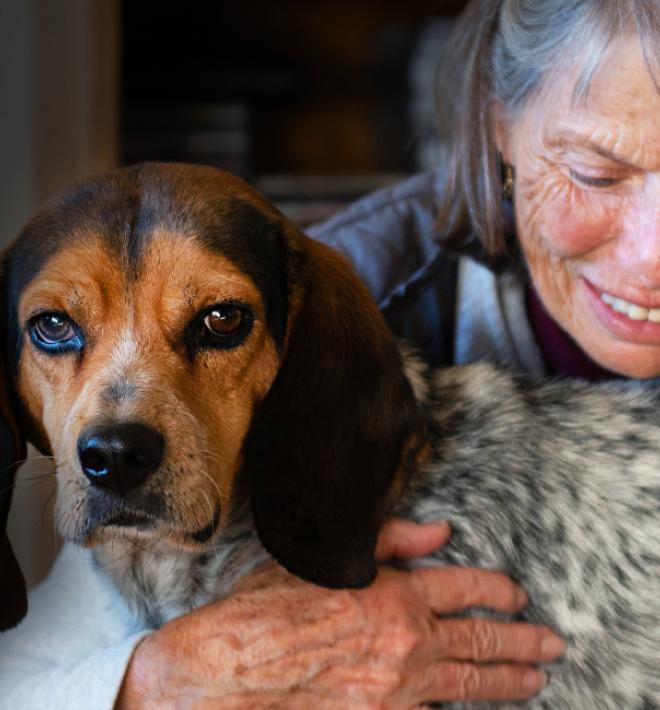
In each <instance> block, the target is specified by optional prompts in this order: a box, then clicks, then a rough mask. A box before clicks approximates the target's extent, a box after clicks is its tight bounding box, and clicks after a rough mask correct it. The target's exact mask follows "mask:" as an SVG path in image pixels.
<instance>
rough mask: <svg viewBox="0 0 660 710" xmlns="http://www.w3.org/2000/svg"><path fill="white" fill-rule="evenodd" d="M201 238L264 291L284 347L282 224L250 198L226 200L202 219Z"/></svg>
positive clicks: (285, 294)
mask: <svg viewBox="0 0 660 710" xmlns="http://www.w3.org/2000/svg"><path fill="white" fill-rule="evenodd" d="M198 229H199V232H198V234H199V239H200V241H201V242H202V244H203V245H204V246H206V247H208V248H210V249H212V250H213V251H217V252H220V253H221V254H224V255H226V256H227V257H228V258H229V259H230V260H231V261H232V262H234V264H236V265H237V266H238V268H239V269H241V271H243V272H244V273H246V274H247V275H248V276H249V277H250V278H251V279H252V280H253V281H254V283H255V284H256V285H257V288H258V289H259V291H260V292H261V293H262V294H263V298H264V303H265V304H266V321H267V323H268V328H269V330H270V332H271V333H272V335H273V339H274V340H275V343H276V345H277V347H278V348H282V347H283V343H284V333H285V329H286V319H287V314H288V284H287V282H286V246H285V244H286V239H285V236H284V232H283V229H282V226H281V224H280V223H279V222H278V221H277V220H275V219H273V218H271V217H270V216H269V215H267V214H266V213H265V212H262V211H261V210H260V209H259V208H258V207H256V206H255V205H254V204H252V203H251V202H249V201H248V200H245V199H241V198H236V197H233V198H231V199H228V200H225V201H224V204H223V205H221V206H220V208H219V209H218V210H217V211H216V212H215V213H209V214H208V215H205V216H204V218H202V219H200V223H199V225H198Z"/></svg>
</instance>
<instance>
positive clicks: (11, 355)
mask: <svg viewBox="0 0 660 710" xmlns="http://www.w3.org/2000/svg"><path fill="white" fill-rule="evenodd" d="M4 264H5V279H4V281H5V282H4V294H3V297H2V300H3V302H4V303H3V308H4V310H5V313H4V317H3V329H4V331H5V338H4V347H5V353H4V355H5V360H6V362H5V365H4V366H5V369H6V372H7V379H8V381H9V382H10V384H11V388H12V390H13V392H14V394H15V398H16V403H15V407H14V410H15V411H16V412H17V415H18V419H19V421H20V425H21V429H22V430H23V431H24V432H25V433H26V435H27V437H28V438H29V439H30V440H31V441H32V442H34V444H35V445H36V446H37V447H38V448H39V449H40V450H41V451H42V452H44V453H50V454H52V455H53V457H54V459H55V463H56V468H57V480H58V496H57V505H56V524H57V527H58V530H59V532H60V533H61V534H62V536H63V537H64V538H65V539H67V540H71V541H74V542H76V543H79V544H83V545H88V546H92V545H95V544H98V543H101V542H103V541H105V540H107V539H109V538H111V537H112V536H116V535H127V536H131V537H133V538H134V539H135V540H136V541H137V540H142V541H143V542H150V543H154V544H156V541H158V542H157V544H159V545H165V546H171V547H172V548H173V549H190V550H197V549H199V550H203V549H205V548H207V547H209V546H211V545H212V544H213V542H214V540H215V539H216V538H217V536H218V535H219V534H220V532H219V531H221V530H222V528H223V525H224V524H225V523H226V521H227V519H228V516H229V515H230V513H231V510H232V507H233V506H235V505H236V501H237V499H238V498H239V497H240V495H241V491H247V492H248V493H249V498H250V502H251V507H252V512H253V516H254V520H255V524H256V528H257V532H258V534H259V536H260V539H261V540H262V542H263V544H264V546H265V547H266V548H267V549H268V550H269V551H270V552H271V554H273V556H274V557H275V558H276V559H277V560H279V561H280V562H281V563H282V564H283V565H284V566H285V567H287V568H288V569H290V570H291V571H292V572H294V573H296V574H298V575H300V576H302V577H304V578H306V579H309V580H312V581H314V582H317V583H319V584H323V585H326V586H361V585H365V584H367V583H369V582H370V581H371V580H372V578H373V576H374V574H375V563H374V557H373V552H374V546H375V541H376V537H377V533H378V529H379V527H380V525H381V523H382V521H383V517H384V516H385V515H386V513H387V511H388V507H389V506H390V504H391V503H392V501H393V500H394V499H395V498H396V496H397V493H398V492H399V491H400V488H401V485H402V484H403V483H404V481H405V477H406V471H407V468H408V464H409V463H410V460H411V459H412V457H413V456H414V453H415V451H416V450H417V449H418V447H419V445H420V442H421V439H422V431H423V425H422V420H421V417H420V415H419V412H418V409H417V406H416V404H415V401H414V397H413V394H412V391H411V389H410V386H409V384H408V382H407V380H406V379H405V377H404V375H403V370H402V364H401V359H400V356H399V353H398V350H397V347H396V344H395V342H394V341H393V339H392V337H391V335H390V334H389V332H388V330H387V327H386V326H385V324H384V322H383V320H382V318H381V316H380V314H379V312H378V309H377V308H376V306H375V304H374V303H373V302H372V301H371V299H370V298H369V296H368V294H367V292H366V290H365V288H364V286H363V285H362V284H361V283H360V282H359V280H358V279H357V277H356V276H355V275H354V274H353V273H352V271H351V269H350V267H349V266H348V264H347V263H346V262H345V261H344V259H343V258H342V257H340V256H339V255H337V254H336V253H334V252H333V251H332V250H330V249H328V248H327V247H324V246H322V245H320V244H318V243H316V242H314V241H312V240H310V239H309V238H307V237H305V236H303V235H302V234H301V233H300V232H299V231H298V230H297V229H296V228H295V227H294V226H293V225H292V224H291V223H290V222H289V221H288V220H286V219H285V218H284V217H283V216H282V215H281V214H280V213H279V212H278V211H277V210H276V209H275V208H274V207H273V206H271V205H270V204H269V203H268V202H267V201H266V200H264V199H263V198H262V197H261V196H260V195H258V194H257V193H256V192H254V191H253V190H252V189H250V188H249V187H248V186H247V185H245V184H244V183H243V182H241V181H240V180H238V179H237V178H235V177H233V176H230V175H228V174H226V173H224V172H221V171H218V170H214V169H211V168H203V167H193V166H182V165H158V164H148V165H142V166H136V167H132V168H127V169H122V170H118V171H116V172H113V173H110V174H108V175H105V176H102V177H97V178H92V179H89V180H86V181H84V182H82V183H80V184H79V185H78V186H76V187H75V188H73V189H72V190H71V191H69V192H68V193H66V194H65V195H63V196H62V197H60V198H59V199H57V200H55V201H53V202H51V203H50V204H48V205H46V207H45V208H44V209H42V210H41V211H40V212H39V213H38V214H37V215H36V216H35V217H34V218H33V219H32V220H31V221H30V222H29V223H28V225H27V226H26V227H25V228H24V230H23V231H22V232H21V234H20V235H19V236H18V238H17V240H16V241H15V242H14V243H13V245H12V246H11V247H10V249H9V250H8V251H7V253H6V254H5V257H4ZM2 413H3V414H4V415H5V416H6V417H7V415H8V410H6V408H5V409H3V410H2ZM5 488H6V486H3V490H4V489H5ZM2 522H4V521H2Z"/></svg>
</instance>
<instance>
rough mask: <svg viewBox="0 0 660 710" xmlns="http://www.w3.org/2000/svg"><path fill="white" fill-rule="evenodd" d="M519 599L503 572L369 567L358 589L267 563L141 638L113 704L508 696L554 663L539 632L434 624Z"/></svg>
mask: <svg viewBox="0 0 660 710" xmlns="http://www.w3.org/2000/svg"><path fill="white" fill-rule="evenodd" d="M447 536H448V529H447V527H446V526H443V525H440V526H437V525H436V526H415V525H413V524H412V523H406V522H403V521H399V522H395V523H393V524H390V525H389V526H386V528H385V529H384V531H383V535H382V536H381V540H380V543H379V553H380V554H381V555H382V556H383V557H384V558H387V557H391V556H393V555H395V556H398V557H401V558H404V557H414V556H419V555H422V554H426V553H428V552H430V551H431V550H432V549H435V548H436V547H438V546H439V545H440V544H442V543H443V542H444V541H445V540H446V538H447ZM525 601H526V598H525V594H524V592H522V590H520V589H519V588H518V587H517V586H516V585H515V584H513V583H512V582H511V581H510V580H509V579H507V578H506V577H504V576H503V575H499V574H496V573H493V572H485V571H477V570H471V569H459V568H435V569H424V570H416V571H413V572H400V571H396V570H393V569H388V568H383V569H382V570H381V573H380V575H379V577H378V579H377V580H376V582H375V583H374V584H373V585H372V586H371V587H369V588H368V589H364V590H359V591H353V590H351V591H347V590H328V589H322V588H320V587H317V586H314V585H312V584H308V583H306V582H303V581H301V580H299V579H297V578H294V577H292V576H291V575H289V574H288V573H286V572H285V571H284V570H283V569H282V568H281V567H278V566H277V565H275V564H271V565H268V566H266V567H264V568H262V569H260V570H258V571H256V572H255V573H253V574H252V575H250V576H249V577H248V578H246V579H245V580H243V582H242V583H241V584H240V585H239V586H238V588H237V589H236V590H235V592H234V593H233V594H232V595H231V596H230V597H229V598H227V599H225V600H223V601H220V602H217V603H215V604H211V605H209V606H207V607H204V608H201V609H198V610H197V611H195V612H193V613H192V614H189V615H186V616H184V617H180V618H178V619H175V620H174V621H172V622H170V623H168V624H166V625H165V626H163V627H162V628H161V629H160V630H159V631H157V632H155V633H154V634H152V635H150V636H149V637H147V638H146V639H144V640H143V641H142V642H141V643H140V645H139V646H138V647H137V649H136V652H135V654H134V656H133V658H132V659H131V662H130V665H129V668H128V671H127V674H126V677H125V679H124V683H123V686H122V689H121V692H120V695H119V698H118V701H117V706H116V707H117V708H118V709H119V710H121V709H123V708H140V707H178V706H179V704H180V703H181V702H182V701H194V707H200V708H204V707H216V706H218V705H219V703H220V702H221V703H222V707H223V708H226V707H229V708H231V707H237V708H239V707H240V708H242V707H254V708H260V707H264V708H265V707H273V706H282V707H287V708H297V707H300V708H309V707H316V708H347V707H353V706H354V707H359V708H364V707H389V706H391V707H396V708H408V707H416V706H418V705H419V704H420V703H422V702H424V701H429V700H452V699H475V700H476V699H482V698H484V699H493V700H495V699H505V698H507V699H517V698H526V697H529V696H531V695H533V694H534V693H536V692H537V691H538V690H539V689H540V688H541V686H542V685H543V683H544V677H543V675H542V674H541V673H540V672H538V671H537V670H535V669H534V668H533V666H532V665H531V664H532V663H534V662H537V661H545V660H549V659H550V658H552V657H555V656H556V655H558V654H559V653H560V652H561V650H562V644H561V642H560V641H559V639H557V638H556V637H555V636H554V635H553V634H552V632H550V630H549V629H546V628H543V627H534V626H528V625H523V624H499V623H495V622H490V621H486V620H484V619H460V620H458V619H444V620H443V619H440V618H438V615H440V614H446V613H450V612H455V611H460V610H462V609H465V608H466V607H468V606H481V607H490V608H493V609H498V610H502V611H507V612H515V611H518V610H519V609H520V608H521V607H522V606H524V604H525Z"/></svg>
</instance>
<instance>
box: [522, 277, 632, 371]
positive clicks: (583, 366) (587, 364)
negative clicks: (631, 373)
mask: <svg viewBox="0 0 660 710" xmlns="http://www.w3.org/2000/svg"><path fill="white" fill-rule="evenodd" d="M525 297H526V306H527V315H528V317H529V321H530V323H531V325H532V330H533V332H534V337H535V338H536V342H537V344H538V346H539V348H540V350H541V354H542V355H543V359H544V360H545V363H546V365H547V366H548V369H549V370H550V372H551V373H553V374H554V375H566V376H568V377H579V378H581V379H583V380H589V381H591V382H597V381H598V380H607V379H612V378H614V377H621V375H617V374H616V373H615V372H611V371H610V370H606V369H605V368H603V367H601V366H600V365H598V364H596V363H595V362H594V361H593V360H592V359H591V358H590V357H589V356H588V355H586V354H585V353H584V352H583V351H582V350H581V348H580V346H579V345H578V344H577V343H576V342H575V341H574V340H573V338H571V336H570V335H569V334H568V333H567V332H566V331H564V330H562V329H561V328H560V327H559V326H558V325H557V323H556V322H555V321H554V319H553V318H552V316H551V315H550V314H549V313H548V311H547V310H546V309H545V306H544V305H543V303H542V302H541V299H540V298H539V296H538V294H537V293H536V291H535V290H534V288H533V287H532V286H528V287H527V291H526V294H525Z"/></svg>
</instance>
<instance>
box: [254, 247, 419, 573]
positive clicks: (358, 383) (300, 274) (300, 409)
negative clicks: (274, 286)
mask: <svg viewBox="0 0 660 710" xmlns="http://www.w3.org/2000/svg"><path fill="white" fill-rule="evenodd" d="M297 245H298V246H297V247H296V248H294V249H292V250H290V253H289V256H288V262H289V266H288V269H287V272H288V273H287V279H288V290H289V294H290V298H289V319H288V326H287V336H286V342H285V354H284V358H283V363H282V366H281V369H280V371H279V373H278V375H277V377H276V378H275V381H274V383H273V385H272V388H271V390H270V391H269V393H268V395H267V396H266V399H265V400H264V402H263V403H262V405H261V407H260V408H259V410H258V412H257V413H256V415H255V417H254V420H253V424H252V427H251V430H250V432H249V434H248V437H247V440H246V445H245V450H244V454H245V469H246V473H247V481H248V483H249V486H250V496H251V503H252V511H253V515H254V521H255V525H256V529H257V532H258V534H259V537H260V539H261V541H262V543H263V545H264V546H265V547H266V549H267V550H268V551H269V552H270V553H271V554H272V555H273V557H275V559H277V560H278V562H280V563H281V564H282V565H283V566H284V567H286V568H287V569H288V570H289V571H291V572H293V573H294V574H296V575H298V576H300V577H302V578H304V579H307V580H309V581H312V582H315V583H317V584H320V585H323V586H327V587H361V586H365V585H367V584H369V583H370V582H371V581H372V580H373V579H374V577H375V575H376V563H375V559H374V551H375V545H376V539H377V536H378V532H379V530H380V527H381V525H382V523H383V521H384V518H385V516H386V515H387V513H388V512H389V509H390V508H391V506H392V504H393V503H394V502H396V499H397V498H398V496H399V495H400V493H401V489H402V487H403V486H404V485H405V482H406V478H407V475H408V473H409V470H410V469H411V467H412V465H413V459H414V458H415V455H416V453H417V452H418V451H419V449H420V448H421V447H422V446H423V445H424V442H425V426H424V423H423V419H422V416H421V414H420V411H419V408H418V405H417V403H416V401H415V398H414V396H413V392H412V389H411V387H410V384H409V383H408V380H407V379H406V377H405V375H404V371H403V364H402V360H401V356H400V354H399V351H398V348H397V345H396V342H395V340H394V338H393V337H392V335H391V334H390V332H389V330H388V328H387V326H386V324H385V322H384V320H383V318H382V316H381V314H380V312H379V310H378V308H377V306H376V304H375V303H374V302H373V300H372V298H371V296H370V295H369V293H368V291H367V289H366V288H365V286H364V285H363V284H362V283H361V282H360V281H359V279H358V277H357V276H356V275H355V274H354V273H353V271H352V269H351V267H350V265H349V264H348V262H347V261H346V260H345V259H344V258H343V257H341V256H339V254H337V253H336V252H334V251H333V250H331V249H329V248H328V247H326V246H324V245H322V244H319V243H317V242H314V241H313V240H311V239H308V238H307V237H301V236H299V237H298V240H297Z"/></svg>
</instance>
